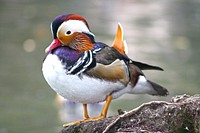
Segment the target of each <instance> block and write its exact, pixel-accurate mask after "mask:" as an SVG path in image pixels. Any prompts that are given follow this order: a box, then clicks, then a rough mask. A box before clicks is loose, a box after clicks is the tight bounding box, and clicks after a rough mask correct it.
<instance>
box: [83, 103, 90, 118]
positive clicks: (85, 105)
mask: <svg viewBox="0 0 200 133" xmlns="http://www.w3.org/2000/svg"><path fill="white" fill-rule="evenodd" d="M83 118H84V119H88V118H90V117H89V115H88V111H87V104H83Z"/></svg>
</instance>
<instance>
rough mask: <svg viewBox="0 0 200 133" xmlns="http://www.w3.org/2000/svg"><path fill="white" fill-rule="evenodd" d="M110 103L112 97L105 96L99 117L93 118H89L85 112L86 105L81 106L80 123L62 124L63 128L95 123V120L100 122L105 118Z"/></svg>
mask: <svg viewBox="0 0 200 133" xmlns="http://www.w3.org/2000/svg"><path fill="white" fill-rule="evenodd" d="M111 101H112V96H107V97H106V103H105V105H104V107H103V110H102V111H101V115H100V116H97V117H94V118H90V117H89V115H88V112H87V104H83V118H84V119H83V120H80V121H75V122H70V123H67V124H64V125H63V127H67V126H70V125H75V124H80V123H82V122H88V121H97V120H100V119H102V118H105V117H106V115H107V112H108V108H109V106H110V103H111Z"/></svg>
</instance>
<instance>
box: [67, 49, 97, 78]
mask: <svg viewBox="0 0 200 133" xmlns="http://www.w3.org/2000/svg"><path fill="white" fill-rule="evenodd" d="M94 56H95V54H94V53H93V52H92V51H91V50H88V51H85V52H83V54H82V56H81V57H80V58H79V59H78V61H77V62H76V63H75V64H74V65H73V66H71V67H70V68H69V69H68V71H67V74H76V75H79V74H81V73H83V72H85V71H87V70H90V69H91V68H93V67H95V66H96V59H95V57H94Z"/></svg>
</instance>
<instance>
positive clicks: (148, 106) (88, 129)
mask: <svg viewBox="0 0 200 133" xmlns="http://www.w3.org/2000/svg"><path fill="white" fill-rule="evenodd" d="M119 112H120V115H118V116H111V117H108V118H104V119H101V120H99V121H91V122H86V123H81V124H78V125H72V126H68V127H65V128H64V129H62V130H61V131H60V133H116V132H118V133H119V132H126V133H127V132H139V133H144V132H154V133H168V132H170V133H199V132H200V95H194V96H189V95H180V96H176V97H173V98H172V99H171V101H170V102H165V101H152V102H149V103H144V104H142V105H141V106H139V107H137V108H135V109H133V110H131V111H128V112H124V111H122V110H119Z"/></svg>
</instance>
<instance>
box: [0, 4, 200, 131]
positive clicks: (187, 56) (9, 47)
mask: <svg viewBox="0 0 200 133" xmlns="http://www.w3.org/2000/svg"><path fill="white" fill-rule="evenodd" d="M64 13H78V14H80V15H82V16H84V17H85V18H86V19H87V20H88V22H89V24H90V28H91V31H92V32H93V33H94V34H95V35H96V40H98V41H102V42H105V43H107V44H110V45H111V44H112V41H113V38H114V34H115V32H116V28H117V23H118V22H120V23H121V24H122V26H123V27H124V34H125V39H126V41H127V43H128V47H129V54H128V55H129V56H130V57H131V58H132V59H135V60H139V61H143V62H146V63H150V64H154V65H160V66H161V67H163V68H164V69H165V71H164V72H155V71H145V74H146V75H147V77H148V78H149V79H151V80H153V81H155V82H158V83H160V84H162V85H163V86H165V87H166V88H168V89H169V91H170V96H168V97H164V98H161V97H152V96H148V95H125V96H123V97H121V98H119V99H117V100H115V101H113V103H112V104H111V108H112V109H111V110H110V114H117V113H116V112H117V109H118V108H122V109H123V110H130V109H132V108H134V107H136V106H138V105H140V104H141V103H143V102H148V101H151V100H169V99H170V97H172V96H174V95H178V94H185V93H186V94H190V95H193V94H196V93H200V81H199V78H198V76H199V72H200V66H199V64H200V61H199V59H200V46H199V43H200V37H199V35H200V2H199V1H197V0H190V1H188V0H163V1H153V0H150V1H149V0H142V1H140V0H133V1H131V0H124V1H115V0H111V1H106V0H102V1H98V0H93V1H89V0H86V1H84V2H83V1H79V0H73V1H53V0H49V1H39V0H30V1H25V0H1V1H0V17H1V21H0V46H1V48H0V133H27V132H28V133H32V132H33V133H35V132H37V133H45V132H48V133H54V132H58V131H59V130H60V129H61V128H62V126H61V125H62V123H61V122H60V121H59V118H58V110H57V108H56V105H55V99H54V98H55V92H53V90H51V89H50V87H49V86H48V85H47V83H46V82H45V81H44V79H43V76H42V73H41V65H42V62H43V59H44V57H45V53H44V49H45V47H47V46H48V45H49V44H50V43H51V41H52V36H51V32H50V24H51V21H52V20H53V19H54V17H55V16H57V15H59V14H64Z"/></svg>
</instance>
